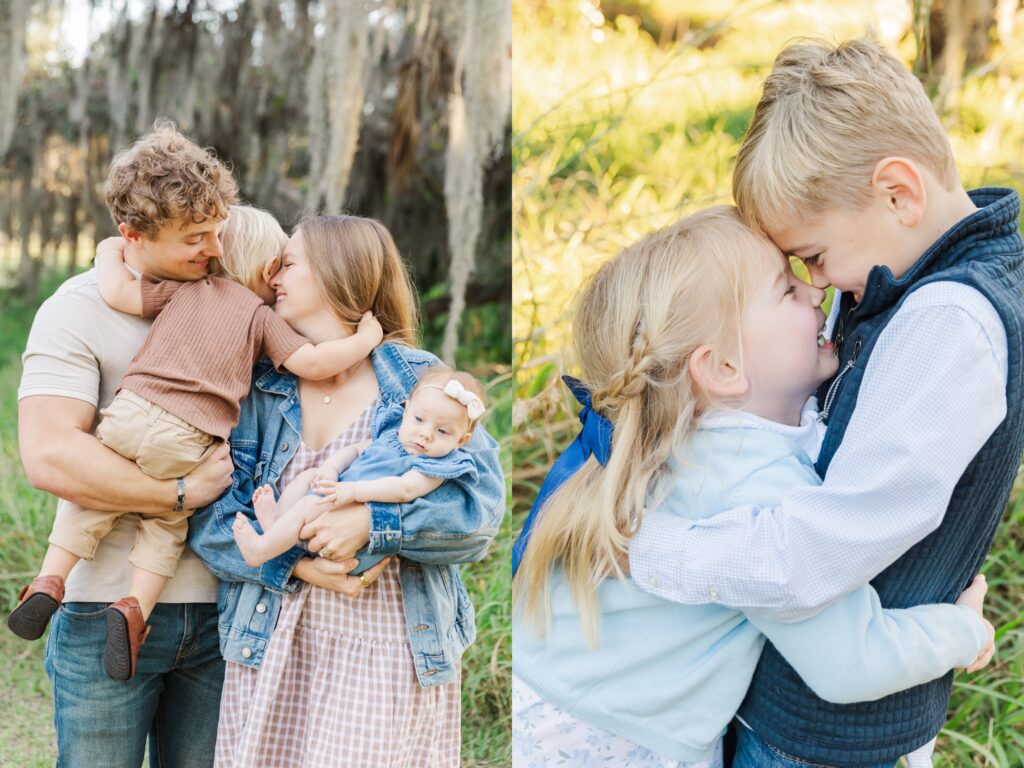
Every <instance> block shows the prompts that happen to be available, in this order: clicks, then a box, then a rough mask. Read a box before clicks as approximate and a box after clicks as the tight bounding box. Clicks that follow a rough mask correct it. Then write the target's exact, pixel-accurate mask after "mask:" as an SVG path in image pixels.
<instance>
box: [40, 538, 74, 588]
mask: <svg viewBox="0 0 1024 768" xmlns="http://www.w3.org/2000/svg"><path fill="white" fill-rule="evenodd" d="M81 559H82V558H80V557H79V556H78V555H75V554H72V553H71V552H68V551H67V550H66V549H63V548H61V547H58V546H57V545H56V544H51V545H50V546H48V547H47V548H46V555H45V556H44V557H43V564H42V566H40V568H39V575H40V576H60V577H61V578H62V579H65V580H66V579H67V577H68V574H69V573H71V569H72V568H74V567H75V563H77V562H78V561H79V560H81Z"/></svg>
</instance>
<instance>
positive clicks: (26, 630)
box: [7, 576, 64, 640]
mask: <svg viewBox="0 0 1024 768" xmlns="http://www.w3.org/2000/svg"><path fill="white" fill-rule="evenodd" d="M63 600H64V579H62V578H61V577H60V576H38V577H36V578H34V579H32V583H30V584H29V585H27V586H25V587H22V588H21V592H20V593H19V594H18V604H17V605H16V606H15V608H14V610H13V611H11V615H10V616H8V617H7V626H8V627H9V628H10V630H11V632H13V633H14V634H16V635H17V636H18V637H21V638H24V639H25V640H38V639H39V638H40V637H42V636H43V633H44V632H45V631H46V625H47V624H49V623H50V617H51V616H53V614H54V613H55V612H56V610H57V609H58V608H60V604H61V602H62V601H63Z"/></svg>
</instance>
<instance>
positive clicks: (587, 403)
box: [512, 376, 614, 575]
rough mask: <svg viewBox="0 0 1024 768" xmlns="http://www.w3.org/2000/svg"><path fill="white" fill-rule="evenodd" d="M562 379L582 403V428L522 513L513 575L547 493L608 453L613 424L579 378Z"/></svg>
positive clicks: (552, 491) (605, 458)
mask: <svg viewBox="0 0 1024 768" xmlns="http://www.w3.org/2000/svg"><path fill="white" fill-rule="evenodd" d="M562 381H564V382H565V384H566V386H567V387H569V391H570V392H572V394H573V397H575V398H576V400H577V401H578V402H579V404H580V405H582V406H583V409H582V410H581V411H580V414H579V417H580V424H581V425H582V429H580V431H579V434H578V435H576V439H575V440H573V441H572V443H570V445H569V447H568V448H566V449H565V451H563V452H562V455H561V456H559V457H558V459H556V460H555V463H554V465H552V467H551V470H550V471H549V472H548V476H547V477H546V478H544V483H543V484H542V485H541V487H540V491H539V492H538V493H537V498H536V500H535V501H534V502H533V507H532V508H531V509H530V514H529V515H527V516H526V522H525V523H524V524H523V530H522V532H521V533H520V534H519V538H518V539H516V543H515V545H514V546H513V547H512V574H513V575H515V572H516V571H517V570H518V569H519V563H520V561H521V560H522V559H523V554H524V553H525V552H526V545H527V544H528V543H529V540H530V531H531V530H532V529H533V526H534V525H535V524H536V522H537V517H538V515H539V513H540V510H541V508H542V507H543V506H544V503H545V502H546V501H547V500H548V497H549V496H551V494H552V493H554V492H555V491H556V490H558V488H559V487H561V485H562V483H564V482H565V481H566V480H568V479H569V478H570V477H572V476H573V475H574V474H575V473H576V471H577V470H578V469H579V468H580V467H582V466H583V465H584V464H585V463H586V461H587V459H589V458H590V457H591V456H593V457H594V458H595V459H597V460H598V462H600V464H601V466H605V465H606V464H608V459H609V458H611V455H612V432H613V430H614V427H613V426H612V423H611V422H610V421H609V420H608V419H607V418H605V417H604V416H602V415H601V414H600V413H598V412H597V411H595V410H594V406H593V403H592V400H591V397H590V390H589V389H587V385H586V384H584V383H583V382H582V381H580V380H579V379H574V378H573V377H572V376H563V377H562Z"/></svg>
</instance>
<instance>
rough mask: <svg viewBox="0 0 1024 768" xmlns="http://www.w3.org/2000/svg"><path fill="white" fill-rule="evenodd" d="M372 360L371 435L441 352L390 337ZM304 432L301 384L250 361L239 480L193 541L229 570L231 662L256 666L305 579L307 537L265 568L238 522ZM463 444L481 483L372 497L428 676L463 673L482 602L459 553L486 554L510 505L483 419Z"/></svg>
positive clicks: (380, 550) (202, 518)
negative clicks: (285, 601)
mask: <svg viewBox="0 0 1024 768" xmlns="http://www.w3.org/2000/svg"><path fill="white" fill-rule="evenodd" d="M371 359H372V361H373V367H374V372H375V373H376V375H377V383H378V386H379V389H380V398H379V400H378V403H377V408H376V410H375V412H374V414H373V424H372V427H371V429H372V435H373V437H374V438H376V437H377V436H378V435H380V434H381V432H383V431H386V430H388V429H394V428H396V427H397V426H398V424H399V423H400V421H401V419H402V413H403V408H402V404H403V403H404V402H405V400H406V398H407V397H408V396H409V393H410V392H411V391H412V389H413V387H415V385H416V382H417V380H418V378H419V376H421V375H422V373H423V372H424V371H425V370H426V368H427V367H428V366H430V365H435V364H437V363H438V360H437V358H436V357H434V356H433V355H431V354H430V353H429V352H423V351H420V350H415V349H410V348H408V347H402V346H398V345H396V344H390V343H389V344H383V345H381V346H380V347H378V348H377V349H376V350H374V352H373V354H372V356H371ZM301 434H302V423H301V414H300V410H299V397H298V383H297V380H296V379H295V377H294V376H292V375H291V374H289V373H279V372H278V371H276V370H275V369H274V367H273V366H272V365H271V364H270V362H269V361H268V360H266V359H264V360H261V361H260V362H259V363H257V365H256V368H255V369H254V371H253V387H252V389H251V391H250V393H249V397H248V398H246V400H245V401H244V402H243V403H242V409H241V416H240V418H239V421H238V426H236V427H235V428H234V430H232V432H231V438H230V442H231V458H232V461H233V462H234V465H235V469H234V474H233V475H232V485H231V490H230V491H229V492H228V493H226V494H225V495H224V496H222V497H221V498H220V499H219V500H218V501H216V502H214V503H213V504H211V505H209V506H207V507H203V508H202V509H198V510H196V512H195V514H194V515H192V517H191V518H190V520H189V544H190V545H191V546H192V549H194V550H195V552H196V553H197V554H198V555H199V556H200V557H201V558H202V559H203V560H204V561H205V562H206V564H207V567H209V569H210V570H211V571H212V572H213V574H214V575H215V576H217V577H218V578H220V579H221V585H220V589H219V592H218V598H217V603H218V609H219V612H220V624H219V627H220V645H221V652H222V653H223V655H224V658H225V659H226V660H227V661H233V662H236V663H238V664H246V665H248V666H250V667H259V665H260V663H261V662H262V660H263V654H264V651H265V650H266V647H267V642H268V641H269V640H270V634H271V632H273V630H274V627H275V625H276V624H277V617H278V614H279V613H280V610H281V599H282V595H284V594H288V593H291V592H296V591H297V590H298V589H299V588H300V587H301V586H302V582H301V581H299V580H298V579H295V578H293V577H292V576H291V573H292V569H293V568H294V567H295V564H296V563H297V562H298V560H299V558H301V557H305V556H307V555H308V553H307V552H306V551H305V550H304V549H302V548H301V547H299V546H296V547H293V548H292V549H290V550H289V551H288V552H285V553H284V554H282V555H279V556H278V557H276V558H274V559H273V560H269V561H267V562H266V563H263V565H261V566H259V567H258V568H252V567H250V566H248V565H246V563H245V561H244V560H243V559H242V555H241V553H240V552H239V551H238V547H237V546H236V545H235V539H234V536H233V534H232V533H231V524H232V522H233V521H234V518H235V515H236V514H237V513H238V512H242V513H243V514H245V515H246V516H247V517H249V518H250V519H253V518H254V513H253V509H252V494H253V491H254V490H255V489H256V488H257V487H259V486H260V485H262V484H264V483H269V484H270V485H271V486H272V487H273V488H274V489H275V491H276V493H277V495H280V488H278V480H279V479H280V477H281V472H282V470H283V469H284V467H285V466H286V465H287V464H288V462H289V461H290V460H291V458H292V456H294V455H295V451H296V449H297V448H298V445H299V440H300V436H301ZM464 450H466V451H467V452H469V453H470V454H471V455H472V456H473V458H474V459H475V460H476V462H477V471H478V475H479V477H478V479H477V481H476V482H475V483H470V482H466V481H464V480H461V481H460V479H459V478H456V479H454V480H448V481H446V482H444V483H442V484H441V485H440V486H439V487H438V488H437V489H436V490H434V491H432V492H431V493H429V494H427V495H426V496H423V497H421V498H419V499H415V500H413V501H411V502H409V503H407V504H390V503H379V502H371V503H370V504H369V505H368V506H369V508H370V541H369V545H368V547H367V550H366V551H368V552H369V553H370V554H371V555H395V554H397V555H401V557H400V558H399V565H400V578H401V582H402V597H403V602H404V604H405V622H406V628H407V630H408V632H409V641H410V644H411V646H412V653H413V659H414V662H415V665H416V675H417V677H418V678H419V681H420V684H421V685H423V686H424V687H426V686H430V685H436V684H439V683H443V682H447V681H450V680H452V679H454V677H455V671H456V662H457V661H458V659H459V658H460V657H461V656H462V652H463V651H464V650H465V648H466V647H467V646H468V645H469V644H470V643H471V642H473V639H474V637H475V636H476V625H475V623H474V620H473V605H472V603H471V602H470V601H469V597H468V596H467V595H466V590H465V588H464V587H463V586H462V580H461V578H460V576H459V568H458V565H457V563H469V562H474V561H476V560H480V559H481V558H483V557H484V555H486V554H487V548H488V546H489V544H490V542H491V539H492V538H494V536H495V535H496V534H497V532H498V527H499V525H500V523H501V517H502V515H503V514H504V511H505V482H504V479H503V477H502V472H501V466H500V464H499V460H498V445H497V443H496V442H495V441H494V438H492V437H491V436H490V435H489V434H487V432H486V431H484V430H483V429H479V428H478V429H476V430H474V432H473V437H472V438H471V439H470V440H469V442H467V443H466V445H465V446H464Z"/></svg>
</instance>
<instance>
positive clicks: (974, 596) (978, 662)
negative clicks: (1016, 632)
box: [956, 573, 996, 672]
mask: <svg viewBox="0 0 1024 768" xmlns="http://www.w3.org/2000/svg"><path fill="white" fill-rule="evenodd" d="M986 592H988V582H987V581H986V580H985V577H984V576H983V575H982V574H980V573H979V574H978V575H977V576H975V577H974V581H972V582H971V583H970V585H969V586H968V587H967V589H965V590H964V591H963V592H962V593H961V595H960V597H958V598H957V600H956V604H957V605H963V606H966V607H968V608H970V609H971V610H972V611H974V612H975V613H977V614H978V616H979V617H981V620H982V621H983V622H985V628H986V629H987V630H988V642H987V643H985V645H984V646H983V647H982V649H981V651H980V652H979V653H978V656H977V658H976V659H975V660H974V661H973V662H972V663H971V665H970V666H968V667H966V668H965V670H966V671H967V672H977V671H978V670H979V669H981V668H982V667H984V666H985V665H986V664H988V663H989V662H990V661H991V660H992V657H993V656H994V655H995V652H996V630H995V627H993V626H992V623H991V622H989V621H988V619H986V618H985V616H984V613H983V609H984V607H985V593H986Z"/></svg>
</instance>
